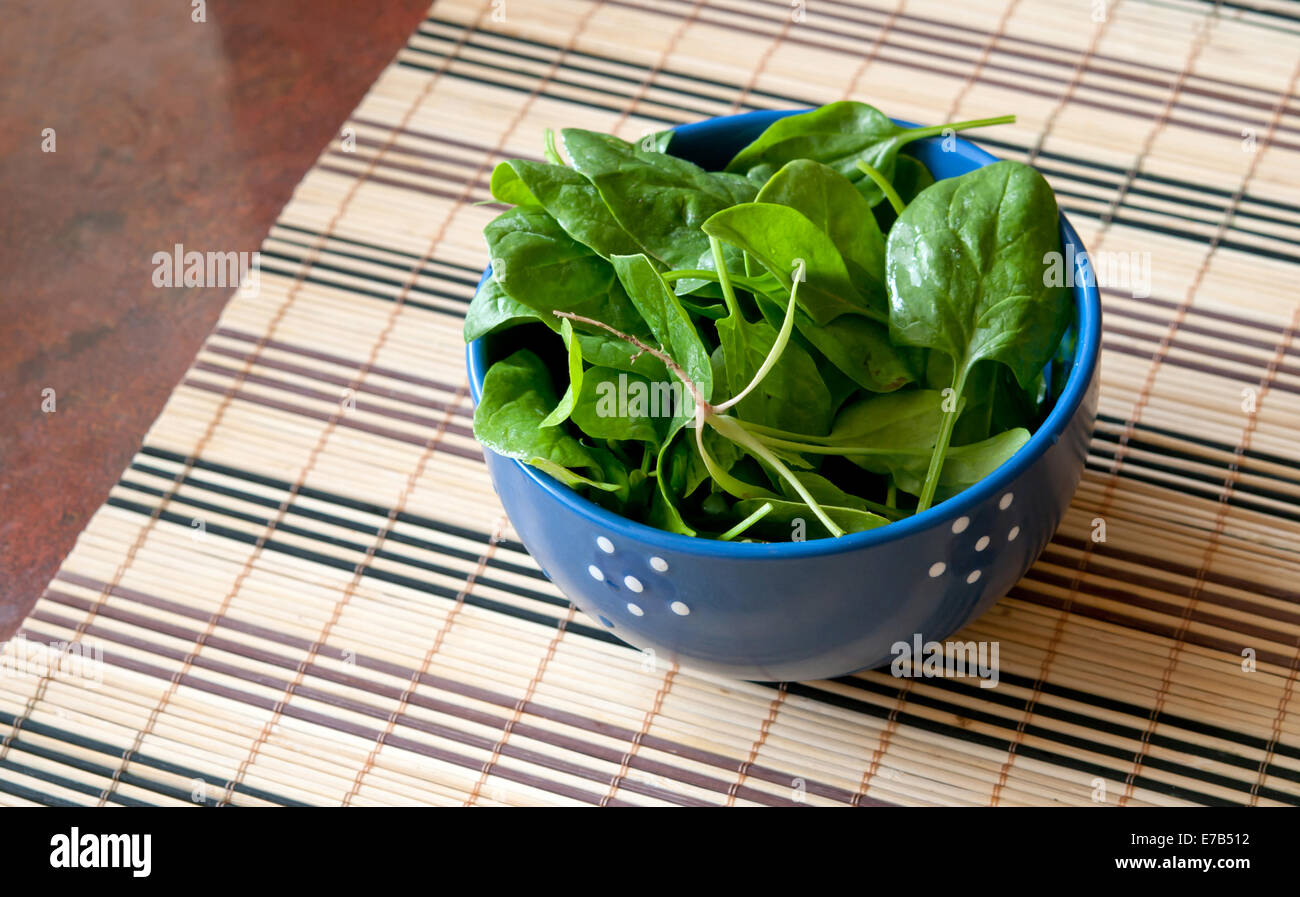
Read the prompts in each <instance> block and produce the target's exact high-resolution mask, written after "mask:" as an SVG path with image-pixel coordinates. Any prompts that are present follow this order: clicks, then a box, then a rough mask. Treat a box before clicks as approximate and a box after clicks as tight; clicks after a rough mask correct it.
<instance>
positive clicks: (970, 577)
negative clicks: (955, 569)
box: [966, 570, 980, 585]
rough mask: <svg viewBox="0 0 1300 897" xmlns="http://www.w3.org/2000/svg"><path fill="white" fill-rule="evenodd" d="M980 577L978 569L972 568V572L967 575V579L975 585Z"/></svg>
mask: <svg viewBox="0 0 1300 897" xmlns="http://www.w3.org/2000/svg"><path fill="white" fill-rule="evenodd" d="M979 578H980V572H979V571H978V570H972V571H971V572H970V574H969V575H968V576H967V577H966V581H967V582H969V583H971V584H972V585H973V584H974V583H976V582H978V581H979Z"/></svg>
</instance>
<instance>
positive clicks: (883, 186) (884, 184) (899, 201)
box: [857, 159, 903, 215]
mask: <svg viewBox="0 0 1300 897" xmlns="http://www.w3.org/2000/svg"><path fill="white" fill-rule="evenodd" d="M857 165H858V170H859V171H861V172H862V173H863V174H865V175H866V176H867V177H869V178H871V179H872V180H873V181H875V182H876V186H877V187H879V188H880V192H882V193H884V194H885V199H887V200H889V204H890V205H891V206H893V207H894V213H895V214H896V215H901V214H903V197H901V196H899V195H898V191H897V190H895V189H894V185H893V184H891V183H889V181H888V180H887V179H886V178H885V176H884V175H883V174H881V173H880V172H879V171H877V170H876V169H875V168H874V167H873V166H871V165H869V164H867V163H866V162H865V161H863V160H862V159H859V160H858V163H857Z"/></svg>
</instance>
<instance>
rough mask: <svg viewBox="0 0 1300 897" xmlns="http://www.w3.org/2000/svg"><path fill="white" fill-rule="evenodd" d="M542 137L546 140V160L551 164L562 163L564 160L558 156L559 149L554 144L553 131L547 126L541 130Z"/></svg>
mask: <svg viewBox="0 0 1300 897" xmlns="http://www.w3.org/2000/svg"><path fill="white" fill-rule="evenodd" d="M543 139H544V140H545V142H546V161H547V162H550V163H551V164H552V165H563V164H564V160H563V159H562V158H560V151H559V150H558V149H557V148H556V146H555V132H554V131H552V130H551V129H550V128H547V129H546V130H545V131H544V132H543Z"/></svg>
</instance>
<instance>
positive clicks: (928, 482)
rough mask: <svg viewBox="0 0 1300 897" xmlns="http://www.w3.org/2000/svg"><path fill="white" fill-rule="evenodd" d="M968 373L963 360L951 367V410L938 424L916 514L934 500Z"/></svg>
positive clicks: (945, 412) (959, 411) (946, 412)
mask: <svg viewBox="0 0 1300 897" xmlns="http://www.w3.org/2000/svg"><path fill="white" fill-rule="evenodd" d="M968 371H969V368H968V366H967V364H966V362H965V361H964V360H963V361H962V362H961V363H960V364H954V365H953V378H952V390H953V394H952V396H951V397H950V398H951V399H952V403H953V410H952V411H944V413H943V422H942V423H940V424H939V438H938V439H937V440H936V441H935V443H934V453H933V454H931V455H930V467H929V469H928V470H926V472H925V484H924V485H922V486H921V495H920V497H919V498H918V499H917V502H916V513H918V514H920V513H921V512H922V511H924V510H925V509H926V508H928V507H930V502H931V501H933V500H934V490H935V489H937V488H938V486H939V475H940V474H941V473H942V472H943V461H944V456H945V455H947V454H948V443H950V442H951V441H952V428H953V426H954V425H955V424H956V423H957V415H958V414H960V413H961V394H962V390H964V389H965V388H966V374H967V372H968Z"/></svg>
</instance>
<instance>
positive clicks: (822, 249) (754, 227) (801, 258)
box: [704, 202, 885, 325]
mask: <svg viewBox="0 0 1300 897" xmlns="http://www.w3.org/2000/svg"><path fill="white" fill-rule="evenodd" d="M704 232H705V233H706V234H708V235H709V236H712V237H717V238H718V239H720V240H722V241H724V242H726V243H730V244H731V245H733V246H735V247H737V248H738V249H742V250H744V251H745V252H746V253H748V254H749V255H751V256H753V257H754V258H755V259H757V260H758V261H759V263H761V264H762V265H763V267H764V268H766V269H767V270H768V271H769V272H771V274H772V275H773V276H774V277H775V278H776V280H777V283H779V284H780V285H781V290H782V292H783V293H784V294H785V295H787V296H788V295H789V294H790V284H791V281H792V280H793V278H794V277H795V276H796V275H797V274H800V273H801V274H802V276H803V279H802V280H801V281H800V284H799V306H800V308H802V309H803V310H804V311H805V312H807V313H808V316H809V317H810V318H812V320H813V321H814V322H815V323H817V324H818V325H824V324H828V323H830V322H831V321H833V320H834V319H836V318H838V317H840V316H841V315H845V314H854V315H868V316H874V317H876V318H877V319H879V320H885V316H884V314H883V312H882V311H880V309H881V308H883V302H884V299H883V296H880V295H877V296H874V297H866V296H863V295H862V294H861V293H859V292H858V290H857V288H856V287H855V286H854V285H853V281H852V278H851V277H850V276H849V271H848V268H847V267H846V266H845V264H844V259H843V258H842V257H841V256H840V253H839V250H838V249H836V248H835V244H834V243H833V242H832V241H831V238H830V236H829V235H828V234H827V233H826V232H825V231H823V230H821V229H820V228H819V227H818V226H817V225H816V224H814V223H813V222H812V221H810V220H808V218H807V217H805V216H804V215H803V213H802V212H799V211H798V210H796V209H793V208H791V207H789V206H783V205H777V204H776V203H767V202H753V203H745V204H742V205H737V206H732V207H731V208H728V209H723V210H722V211H720V212H718V213H717V214H716V215H714V216H713V217H712V218H710V219H709V220H708V221H706V222H704ZM872 302H874V303H875V305H874V306H873V305H872V304H871V303H872Z"/></svg>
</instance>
